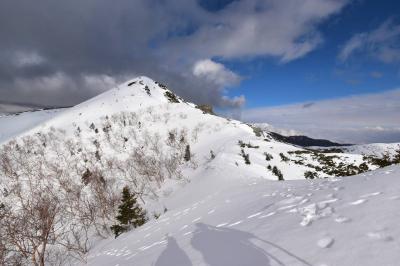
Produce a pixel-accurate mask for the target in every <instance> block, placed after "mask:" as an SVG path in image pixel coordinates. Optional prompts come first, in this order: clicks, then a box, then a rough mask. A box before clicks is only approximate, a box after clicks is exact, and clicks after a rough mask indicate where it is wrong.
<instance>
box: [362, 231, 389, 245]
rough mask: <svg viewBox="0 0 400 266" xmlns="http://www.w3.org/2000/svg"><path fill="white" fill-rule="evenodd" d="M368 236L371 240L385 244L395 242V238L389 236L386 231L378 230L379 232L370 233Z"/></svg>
mask: <svg viewBox="0 0 400 266" xmlns="http://www.w3.org/2000/svg"><path fill="white" fill-rule="evenodd" d="M367 236H368V238H369V239H372V240H381V241H384V242H389V241H393V237H392V236H390V235H388V234H387V233H386V232H385V230H377V231H372V232H368V233H367Z"/></svg>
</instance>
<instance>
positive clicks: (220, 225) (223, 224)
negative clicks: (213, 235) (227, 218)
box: [216, 223, 228, 227]
mask: <svg viewBox="0 0 400 266" xmlns="http://www.w3.org/2000/svg"><path fill="white" fill-rule="evenodd" d="M227 224H228V223H222V224H219V225H217V226H216V227H222V226H225V225H227Z"/></svg>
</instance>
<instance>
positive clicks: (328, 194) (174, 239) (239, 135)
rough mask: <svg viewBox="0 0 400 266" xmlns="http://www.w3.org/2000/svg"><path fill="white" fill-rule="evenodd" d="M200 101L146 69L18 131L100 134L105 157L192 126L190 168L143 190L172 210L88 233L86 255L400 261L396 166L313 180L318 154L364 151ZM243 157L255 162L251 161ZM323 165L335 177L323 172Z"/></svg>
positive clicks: (167, 262)
mask: <svg viewBox="0 0 400 266" xmlns="http://www.w3.org/2000/svg"><path fill="white" fill-rule="evenodd" d="M168 95H169V96H168ZM195 107H196V106H195V105H194V104H192V103H187V102H185V101H183V100H182V99H180V98H179V97H176V96H174V95H173V94H172V93H171V92H170V91H169V90H168V89H166V87H165V86H163V85H161V84H158V83H156V82H154V81H153V80H151V79H149V78H146V77H139V78H136V79H134V80H131V81H129V82H126V83H124V84H122V85H120V86H118V87H117V88H114V89H112V90H110V91H107V92H106V93H103V94H101V95H99V96H97V97H95V98H93V99H91V100H89V101H86V102H84V103H82V104H80V105H77V106H75V107H73V108H70V109H67V110H65V111H63V112H61V113H59V114H57V115H54V117H53V116H52V115H49V116H47V117H46V118H43V120H44V121H45V122H43V123H41V124H40V125H37V126H35V127H33V128H31V129H29V130H28V131H26V130H25V128H22V127H21V128H20V129H18V130H17V134H18V135H19V136H20V138H22V136H36V137H39V136H40V134H37V133H46V132H51V134H53V136H56V137H59V138H60V142H61V140H63V139H66V140H67V139H73V140H76V141H78V143H79V145H80V146H85V148H87V149H88V150H91V149H90V148H93V147H95V143H97V144H99V145H100V146H101V148H102V149H101V152H102V154H101V155H102V156H101V158H100V160H101V159H103V160H105V159H108V158H117V159H120V160H121V161H123V160H124V159H126V158H125V157H127V155H129V152H130V150H131V149H132V148H135V147H136V144H135V141H136V140H138V141H140V140H141V137H142V136H146V135H147V136H159V138H160V139H161V140H167V139H168V137H169V135H170V134H171V132H174V130H177V132H180V131H181V130H183V131H185V132H186V133H187V135H186V136H187V141H188V143H190V150H191V153H193V154H192V161H191V162H190V163H189V162H186V163H185V162H184V163H182V172H183V178H182V179H180V178H171V179H166V181H165V182H164V183H163V184H162V186H161V187H160V188H158V187H154V191H155V192H157V196H158V197H153V198H150V197H149V198H145V199H146V205H145V206H144V207H145V208H146V210H148V212H149V214H150V216H151V215H152V214H153V211H156V212H157V213H160V211H161V210H163V209H164V207H166V208H167V209H168V211H167V212H166V213H164V214H162V215H161V217H160V218H159V219H158V220H155V219H154V218H152V217H150V218H151V220H150V221H149V222H148V223H146V224H145V225H144V226H143V227H141V228H138V229H137V230H134V231H131V232H129V233H126V234H123V235H121V236H120V237H118V238H117V239H115V240H114V239H105V240H98V241H95V238H92V239H91V240H92V241H90V242H91V243H92V242H95V245H94V246H93V247H92V249H91V250H90V252H89V254H88V261H87V264H89V265H100V266H108V265H119V266H122V265H138V266H142V265H143V266H146V265H155V266H186V265H210V266H235V265H236V266H261V265H263V266H269V265H270V266H274V265H287V266H291V265H313V266H314V265H316V266H322V265H325V266H332V265H340V266H343V265H344V266H346V265H349V266H354V265H363V266H364V265H374V266H376V265H385V266H391V265H399V260H400V255H399V254H400V244H399V237H400V234H399V233H400V228H399V226H398V224H399V220H400V218H399V217H398V213H399V211H400V205H399V203H400V180H399V174H400V167H399V166H397V167H396V166H393V167H389V168H385V169H381V170H377V171H374V172H369V173H366V174H364V175H359V176H353V177H348V178H335V179H319V180H314V181H308V180H305V179H304V178H305V173H306V172H307V171H317V170H316V169H317V168H316V167H317V166H323V165H321V164H322V163H323V160H322V159H324V160H326V161H327V163H329V165H332V164H333V165H334V167H336V165H344V166H345V165H346V164H354V165H355V166H360V165H361V164H362V163H363V162H364V160H363V156H362V155H360V154H347V153H338V154H330V157H329V158H328V157H327V156H323V157H321V155H320V157H319V158H317V155H315V154H314V153H313V152H310V151H306V150H304V149H301V148H299V147H295V146H293V145H289V144H285V143H281V142H277V141H274V140H273V139H270V138H268V136H267V135H261V136H256V134H255V132H253V129H252V128H251V127H249V126H248V125H246V124H244V123H241V122H239V121H234V120H228V119H225V118H222V117H218V116H214V115H210V114H207V113H203V111H201V110H200V109H197V108H195ZM20 117H21V119H22V118H23V116H22V115H21V116H20ZM48 118H51V119H48ZM3 119H4V118H3ZM43 120H42V121H43ZM3 121H5V120H3ZM21 121H23V120H21ZM125 122H126V124H125ZM0 123H1V120H0ZM21 124H23V123H22V122H21ZM0 125H1V124H0ZM3 125H4V122H3ZM2 130H3V129H2ZM133 133H136V134H138V136H137V138H134V136H133V135H132V134H133ZM8 134H9V135H11V133H8ZM60 136H62V137H60ZM125 139H126V140H125ZM17 140H18V138H17ZM0 142H1V140H0ZM125 142H127V144H126V145H128V146H127V147H129V148H128V149H127V148H126V145H125ZM121 143H122V144H121ZM163 143H164V142H163ZM60 144H62V143H60ZM111 146H112V147H111ZM46 147H47V146H46ZM163 148H166V147H161V150H163ZM93 153H94V150H93ZM78 155H79V154H78ZM78 155H77V153H76V154H75V155H74V156H78ZM213 155H214V156H215V158H213V157H214V156H213ZM45 156H47V157H46V158H48V157H49V156H50V158H51V154H50V155H49V154H48V153H46V154H45ZM124 156H125V157H124ZM246 156H247V158H248V159H249V161H250V162H251V163H250V164H246V163H245V157H246ZM268 156H271V158H269V159H267V158H268ZM266 157H267V158H266ZM74 158H75V157H74ZM77 158H78V157H77ZM104 158H105V159H104ZM285 158H286V159H285ZM78 159H79V158H78ZM97 160H98V159H97ZM79 161H84V160H83V159H79ZM89 163H92V162H89ZM94 163H96V161H94ZM327 163H325V164H327ZM90 165H91V164H89V166H90ZM100 165H102V164H100ZM310 165H311V166H310ZM267 166H269V167H270V168H272V167H273V166H276V167H277V168H278V169H279V170H280V171H281V172H282V174H283V176H284V179H285V180H292V181H284V182H276V181H272V180H277V176H275V175H274V174H273V173H272V171H271V170H268V168H267ZM368 166H369V169H376V168H377V166H374V165H368ZM330 167H331V166H330ZM332 167H333V166H332ZM318 175H319V177H327V176H329V175H328V174H325V173H324V172H322V171H318ZM78 177H79V176H78ZM74 178H75V176H74ZM114 178H116V179H117V181H119V182H121V187H120V188H119V187H118V188H116V189H118V191H119V190H120V189H122V183H123V182H122V181H124V180H123V176H122V177H121V176H114ZM78 180H80V179H78ZM72 181H73V179H72V177H71V182H72ZM117 184H119V183H117Z"/></svg>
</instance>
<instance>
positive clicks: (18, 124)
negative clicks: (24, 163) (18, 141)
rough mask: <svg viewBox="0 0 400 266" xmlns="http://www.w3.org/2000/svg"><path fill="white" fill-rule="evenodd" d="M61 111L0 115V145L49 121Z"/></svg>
mask: <svg viewBox="0 0 400 266" xmlns="http://www.w3.org/2000/svg"><path fill="white" fill-rule="evenodd" d="M62 111H63V109H53V110H41V111H28V112H23V113H20V114H0V143H2V142H5V141H7V140H9V139H11V138H13V137H16V136H18V135H19V134H21V133H23V132H25V131H27V130H29V129H31V128H32V127H35V126H37V125H38V124H40V123H43V122H44V121H46V120H49V119H51V118H52V117H54V116H56V115H58V114H60V112H62ZM0 112H1V110H0Z"/></svg>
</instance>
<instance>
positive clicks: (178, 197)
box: [88, 158, 400, 266]
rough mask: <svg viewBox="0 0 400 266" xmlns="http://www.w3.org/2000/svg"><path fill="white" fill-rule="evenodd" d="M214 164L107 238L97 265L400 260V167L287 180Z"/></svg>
mask: <svg viewBox="0 0 400 266" xmlns="http://www.w3.org/2000/svg"><path fill="white" fill-rule="evenodd" d="M221 160H223V158H221ZM218 165H219V166H218ZM214 167H215V168H214V170H213V171H204V172H202V173H199V176H197V178H195V179H193V182H191V183H190V184H188V185H187V186H185V187H184V188H182V189H181V190H180V191H179V193H176V194H175V195H173V196H172V197H170V198H169V199H166V200H165V202H164V203H165V205H166V206H167V207H168V209H169V211H168V212H167V213H165V214H163V215H162V216H161V217H160V218H159V219H158V220H153V221H150V222H149V223H147V224H146V225H144V226H143V227H142V228H139V229H137V230H135V231H132V232H129V233H126V234H123V235H121V236H120V237H118V238H117V239H109V240H104V241H102V242H100V243H99V244H98V245H97V246H96V247H95V248H94V249H93V250H92V251H91V252H90V255H89V259H88V264H89V265H119V266H122V265H156V266H175V265H180V266H187V265H211V266H233V265H237V266H239V265H240V266H243V265H252V266H267V265H271V266H274V265H287V266H290V265H308V266H309V265H316V266H318V265H319V266H322V265H325V266H333V265H340V266H345V265H348V266H354V265H363V266H367V265H371V266H376V265H385V266H396V265H399V263H400V227H399V222H400V217H399V215H398V214H399V213H400V166H391V167H388V168H383V169H380V170H376V171H373V172H370V173H366V174H362V175H358V176H353V177H347V178H333V179H325V180H315V181H307V180H297V181H285V182H273V181H268V180H265V179H262V178H255V177H251V176H245V175H244V173H243V172H240V171H237V172H232V171H227V170H226V167H225V166H224V165H223V164H219V163H215V165H214Z"/></svg>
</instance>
